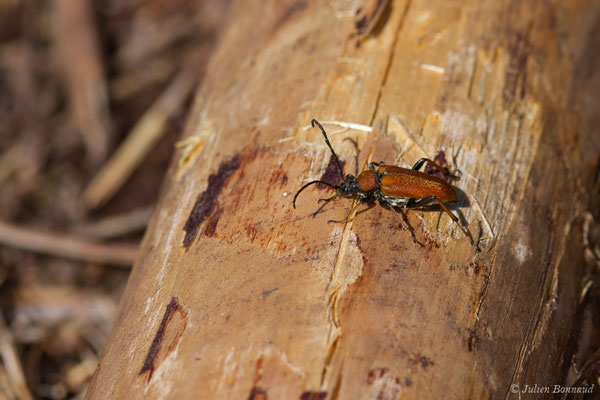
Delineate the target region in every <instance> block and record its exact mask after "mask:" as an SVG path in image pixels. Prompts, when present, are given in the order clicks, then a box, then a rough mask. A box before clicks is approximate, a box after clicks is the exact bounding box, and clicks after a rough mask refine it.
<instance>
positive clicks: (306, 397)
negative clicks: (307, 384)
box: [300, 391, 327, 400]
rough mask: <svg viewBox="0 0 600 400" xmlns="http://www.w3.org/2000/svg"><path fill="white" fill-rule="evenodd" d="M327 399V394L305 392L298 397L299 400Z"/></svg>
mask: <svg viewBox="0 0 600 400" xmlns="http://www.w3.org/2000/svg"><path fill="white" fill-rule="evenodd" d="M326 398H327V392H324V391H323V392H319V391H317V392H313V391H306V392H304V393H302V394H301V395H300V400H325V399H326Z"/></svg>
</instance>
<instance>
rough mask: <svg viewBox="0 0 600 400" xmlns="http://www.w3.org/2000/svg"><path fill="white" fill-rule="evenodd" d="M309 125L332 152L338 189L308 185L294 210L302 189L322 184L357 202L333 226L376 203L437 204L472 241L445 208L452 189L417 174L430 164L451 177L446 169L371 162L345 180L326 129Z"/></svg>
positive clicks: (314, 122) (434, 178)
mask: <svg viewBox="0 0 600 400" xmlns="http://www.w3.org/2000/svg"><path fill="white" fill-rule="evenodd" d="M311 124H312V126H313V127H314V126H315V125H317V126H318V127H319V129H320V130H321V132H322V133H323V137H324V138H325V143H326V144H327V146H328V147H329V150H331V153H332V154H333V157H334V159H335V162H336V164H337V166H338V170H339V173H340V178H341V181H340V184H339V185H333V184H331V183H329V182H325V181H320V180H315V181H311V182H308V183H307V184H306V185H304V186H302V187H301V188H300V190H298V191H297V192H296V194H295V195H294V200H293V202H292V205H293V206H294V208H296V199H297V198H298V195H299V194H300V193H301V192H302V191H303V190H304V189H306V188H307V187H309V186H310V185H314V184H322V185H326V186H329V187H332V188H334V189H336V190H337V196H339V197H354V198H358V199H359V200H360V201H359V202H358V203H357V204H356V206H355V207H353V208H352V210H350V212H349V213H348V216H347V217H346V219H344V220H342V221H333V222H343V221H347V219H348V217H349V216H350V215H351V214H352V212H353V211H354V210H355V209H356V207H357V206H358V205H359V204H361V203H362V202H369V201H373V200H377V201H378V202H379V204H380V205H382V206H388V207H398V208H407V209H408V208H415V207H422V206H425V205H427V204H429V203H431V202H432V201H436V202H437V203H438V204H439V205H440V207H442V209H443V210H444V211H445V212H446V213H447V214H448V215H449V216H450V218H452V220H453V221H454V222H456V224H457V225H458V226H459V227H460V229H461V230H462V231H463V232H464V233H465V235H466V236H467V238H469V240H472V239H471V236H470V235H469V233H468V231H467V230H466V229H465V228H464V227H463V226H462V225H461V224H460V223H459V221H458V218H457V217H456V216H455V215H454V214H452V212H450V210H449V209H448V206H446V204H445V203H446V202H455V201H458V195H457V194H456V191H455V190H454V188H453V187H452V186H450V185H449V184H448V183H447V182H446V181H445V180H443V179H441V178H438V177H437V176H435V175H431V174H428V173H425V172H421V171H419V169H420V168H421V167H422V166H423V165H424V164H425V163H429V165H431V166H432V167H433V168H435V169H436V170H438V171H440V172H442V173H443V174H444V175H447V176H451V174H450V171H448V169H447V168H444V167H442V166H440V165H438V164H437V163H435V162H434V161H432V160H430V159H428V158H421V159H420V160H419V161H417V162H416V163H415V165H413V167H412V169H408V168H402V167H396V166H394V165H386V164H382V163H373V162H372V163H370V164H369V169H368V170H366V171H364V172H361V173H360V174H359V175H358V177H356V176H354V175H351V174H348V175H346V176H344V171H343V169H342V166H341V164H340V161H339V159H338V157H337V155H336V154H335V151H334V150H333V147H332V146H331V143H330V142H329V139H328V138H327V133H325V129H323V127H322V126H321V124H320V123H319V122H318V121H317V120H315V119H313V120H312V122H311ZM334 197H335V196H334ZM330 199H331V198H330ZM330 199H326V200H330Z"/></svg>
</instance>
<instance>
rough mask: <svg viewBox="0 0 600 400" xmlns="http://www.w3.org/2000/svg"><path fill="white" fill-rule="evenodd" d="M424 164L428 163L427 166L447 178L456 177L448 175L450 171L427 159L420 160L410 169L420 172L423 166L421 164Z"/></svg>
mask: <svg viewBox="0 0 600 400" xmlns="http://www.w3.org/2000/svg"><path fill="white" fill-rule="evenodd" d="M425 162H428V163H429V165H431V166H432V167H433V168H435V169H437V170H438V171H440V172H441V173H442V174H444V175H448V176H450V177H453V178H457V176H455V175H453V174H451V173H450V170H449V169H448V168H444V167H442V166H441V165H439V164H438V163H436V162H435V161H432V160H430V159H429V158H421V159H420V160H419V161H417V162H416V163H415V165H413V167H412V169H414V170H415V171H418V170H420V169H421V167H422V166H423V164H425Z"/></svg>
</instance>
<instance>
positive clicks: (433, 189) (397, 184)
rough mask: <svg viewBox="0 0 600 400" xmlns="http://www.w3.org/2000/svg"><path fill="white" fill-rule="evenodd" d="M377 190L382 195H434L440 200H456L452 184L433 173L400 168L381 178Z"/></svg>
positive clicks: (418, 196) (423, 196)
mask: <svg viewBox="0 0 600 400" xmlns="http://www.w3.org/2000/svg"><path fill="white" fill-rule="evenodd" d="M379 185H380V186H379V190H380V191H381V193H382V194H383V195H384V196H389V197H408V198H413V199H424V198H425V197H429V196H435V197H436V198H437V199H439V200H442V201H457V200H458V196H457V195H456V192H455V191H454V189H452V186H450V185H449V184H448V183H447V182H446V181H444V180H443V179H440V178H438V177H437V176H435V175H430V174H425V173H423V172H419V171H415V170H412V169H405V168H402V171H401V172H398V173H388V174H386V175H384V176H383V177H382V178H381V181H380V184H379Z"/></svg>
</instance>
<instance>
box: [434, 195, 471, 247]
mask: <svg viewBox="0 0 600 400" xmlns="http://www.w3.org/2000/svg"><path fill="white" fill-rule="evenodd" d="M436 200H437V202H438V203H439V205H440V207H442V209H443V210H444V211H445V212H446V214H448V215H449V216H450V218H452V220H453V221H454V222H455V223H456V225H458V227H459V228H460V229H461V230H462V231H463V232H464V234H465V236H466V237H467V238H468V239H469V241H470V242H471V244H473V238H472V237H471V234H470V233H469V231H467V229H466V228H465V227H464V226H462V225H461V223H460V222H459V221H458V217H457V216H456V215H454V214H452V213H451V212H450V210H449V209H448V206H446V204H444V202H443V201H441V200H440V199H437V198H436Z"/></svg>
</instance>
